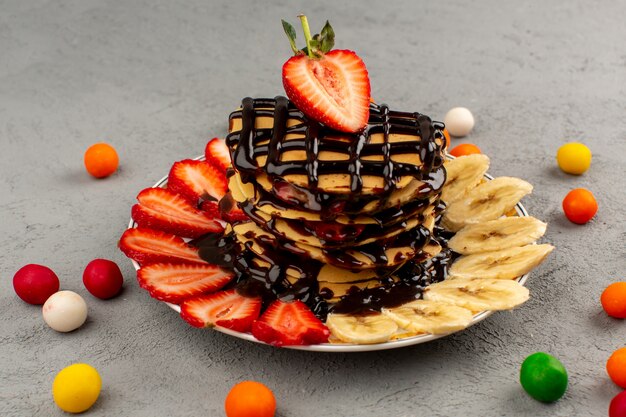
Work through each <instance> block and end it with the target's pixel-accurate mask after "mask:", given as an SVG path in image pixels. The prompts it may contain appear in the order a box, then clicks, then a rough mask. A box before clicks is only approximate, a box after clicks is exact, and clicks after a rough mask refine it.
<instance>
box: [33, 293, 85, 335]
mask: <svg viewBox="0 0 626 417" xmlns="http://www.w3.org/2000/svg"><path fill="white" fill-rule="evenodd" d="M42 313H43V319H44V321H45V322H46V323H47V324H48V326H50V327H52V328H53V329H54V330H56V331H57V332H71V331H72V330H76V329H78V328H79V327H80V326H82V325H83V323H84V322H85V320H87V303H85V300H83V297H81V296H80V295H78V294H76V293H75V292H73V291H59V292H57V293H54V294H52V295H51V296H50V298H48V300H46V303H45V304H44V305H43V308H42Z"/></svg>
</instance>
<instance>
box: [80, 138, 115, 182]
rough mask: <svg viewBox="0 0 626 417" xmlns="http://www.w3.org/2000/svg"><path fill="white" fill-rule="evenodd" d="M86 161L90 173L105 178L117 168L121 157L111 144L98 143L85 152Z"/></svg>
mask: <svg viewBox="0 0 626 417" xmlns="http://www.w3.org/2000/svg"><path fill="white" fill-rule="evenodd" d="M84 162H85V168H86V169H87V172H88V173H89V174H91V175H92V176H94V177H96V178H105V177H108V176H109V175H111V174H113V173H114V172H115V171H116V170H117V167H118V165H119V157H118V156H117V152H116V151H115V148H113V147H112V146H111V145H109V144H107V143H96V144H95V145H91V146H90V147H89V148H88V149H87V151H86V152H85V156H84Z"/></svg>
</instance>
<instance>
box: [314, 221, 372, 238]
mask: <svg viewBox="0 0 626 417" xmlns="http://www.w3.org/2000/svg"><path fill="white" fill-rule="evenodd" d="M306 223H307V226H309V227H310V228H311V229H313V231H314V233H315V236H317V237H318V238H320V239H322V240H326V241H331V242H343V241H346V240H354V239H356V238H357V237H359V235H360V234H361V233H363V229H365V225H362V224H338V223H327V222H306Z"/></svg>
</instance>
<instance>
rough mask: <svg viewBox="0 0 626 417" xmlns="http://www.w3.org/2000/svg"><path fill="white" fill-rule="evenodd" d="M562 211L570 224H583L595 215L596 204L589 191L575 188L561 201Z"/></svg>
mask: <svg viewBox="0 0 626 417" xmlns="http://www.w3.org/2000/svg"><path fill="white" fill-rule="evenodd" d="M563 211H564V212H565V216H566V217H567V218H568V219H569V221H571V222H572V223H576V224H585V223H587V222H588V221H589V220H591V219H592V218H593V216H595V215H596V212H597V211H598V203H597V201H596V199H595V197H594V196H593V194H592V193H591V191H589V190H585V189H584V188H576V189H574V190H572V191H570V192H569V193H567V195H566V196H565V198H564V199H563Z"/></svg>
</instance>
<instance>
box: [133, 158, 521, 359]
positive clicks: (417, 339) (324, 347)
mask: <svg viewBox="0 0 626 417" xmlns="http://www.w3.org/2000/svg"><path fill="white" fill-rule="evenodd" d="M448 156H449V155H448ZM194 159H196V160H203V159H204V156H198V157H196V158H194ZM485 178H487V179H489V180H492V179H493V177H492V176H491V175H485ZM166 185H167V176H165V177H163V178H161V179H160V180H159V182H157V183H156V184H154V185H153V187H165V186H166ZM515 211H516V212H517V215H518V216H520V217H522V216H523V217H525V216H528V212H527V211H526V209H525V208H524V206H523V205H522V204H521V203H518V204H517V205H516V206H515ZM136 226H137V224H136V223H135V221H134V220H133V219H132V218H131V219H130V223H129V224H128V228H129V229H132V228H134V227H136ZM131 261H132V263H133V266H134V267H135V269H136V270H138V269H139V268H140V266H139V264H138V263H137V262H135V261H134V260H131ZM528 275H529V274H526V275H523V276H521V277H519V278H518V279H517V281H518V282H519V283H520V284H522V285H523V284H524V283H526V280H527V279H528ZM165 304H167V305H168V306H169V307H170V308H171V309H172V310H174V311H176V312H177V313H180V306H178V305H176V304H172V303H167V302H165ZM493 313H494V312H493V311H482V312H480V313H478V314H476V315H475V316H474V318H473V319H472V322H471V323H470V324H469V326H473V325H475V324H476V323H479V322H481V321H483V320H484V319H486V318H487V317H489V316H491V315H492V314H493ZM469 326H467V327H469ZM214 329H215V330H217V331H218V332H222V333H225V334H227V335H230V336H233V337H238V338H239V339H243V340H247V341H249V342H254V343H261V344H266V343H264V342H261V341H260V340H257V339H256V338H255V337H254V336H252V335H251V334H250V333H240V332H236V331H234V330H230V329H226V328H224V327H219V326H216V327H214ZM452 333H456V332H452ZM452 333H447V334H438V335H433V334H423V335H418V336H411V337H406V338H404V339H398V340H392V341H389V342H384V343H376V344H373V345H355V344H349V343H341V344H338V343H321V344H318V345H306V346H283V347H284V348H287V349H296V350H307V351H310V352H369V351H374V350H387V349H397V348H401V347H405V346H411V345H417V344H419V343H426V342H430V341H431V340H435V339H439V338H440V337H444V336H448V335H449V334H452Z"/></svg>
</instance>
